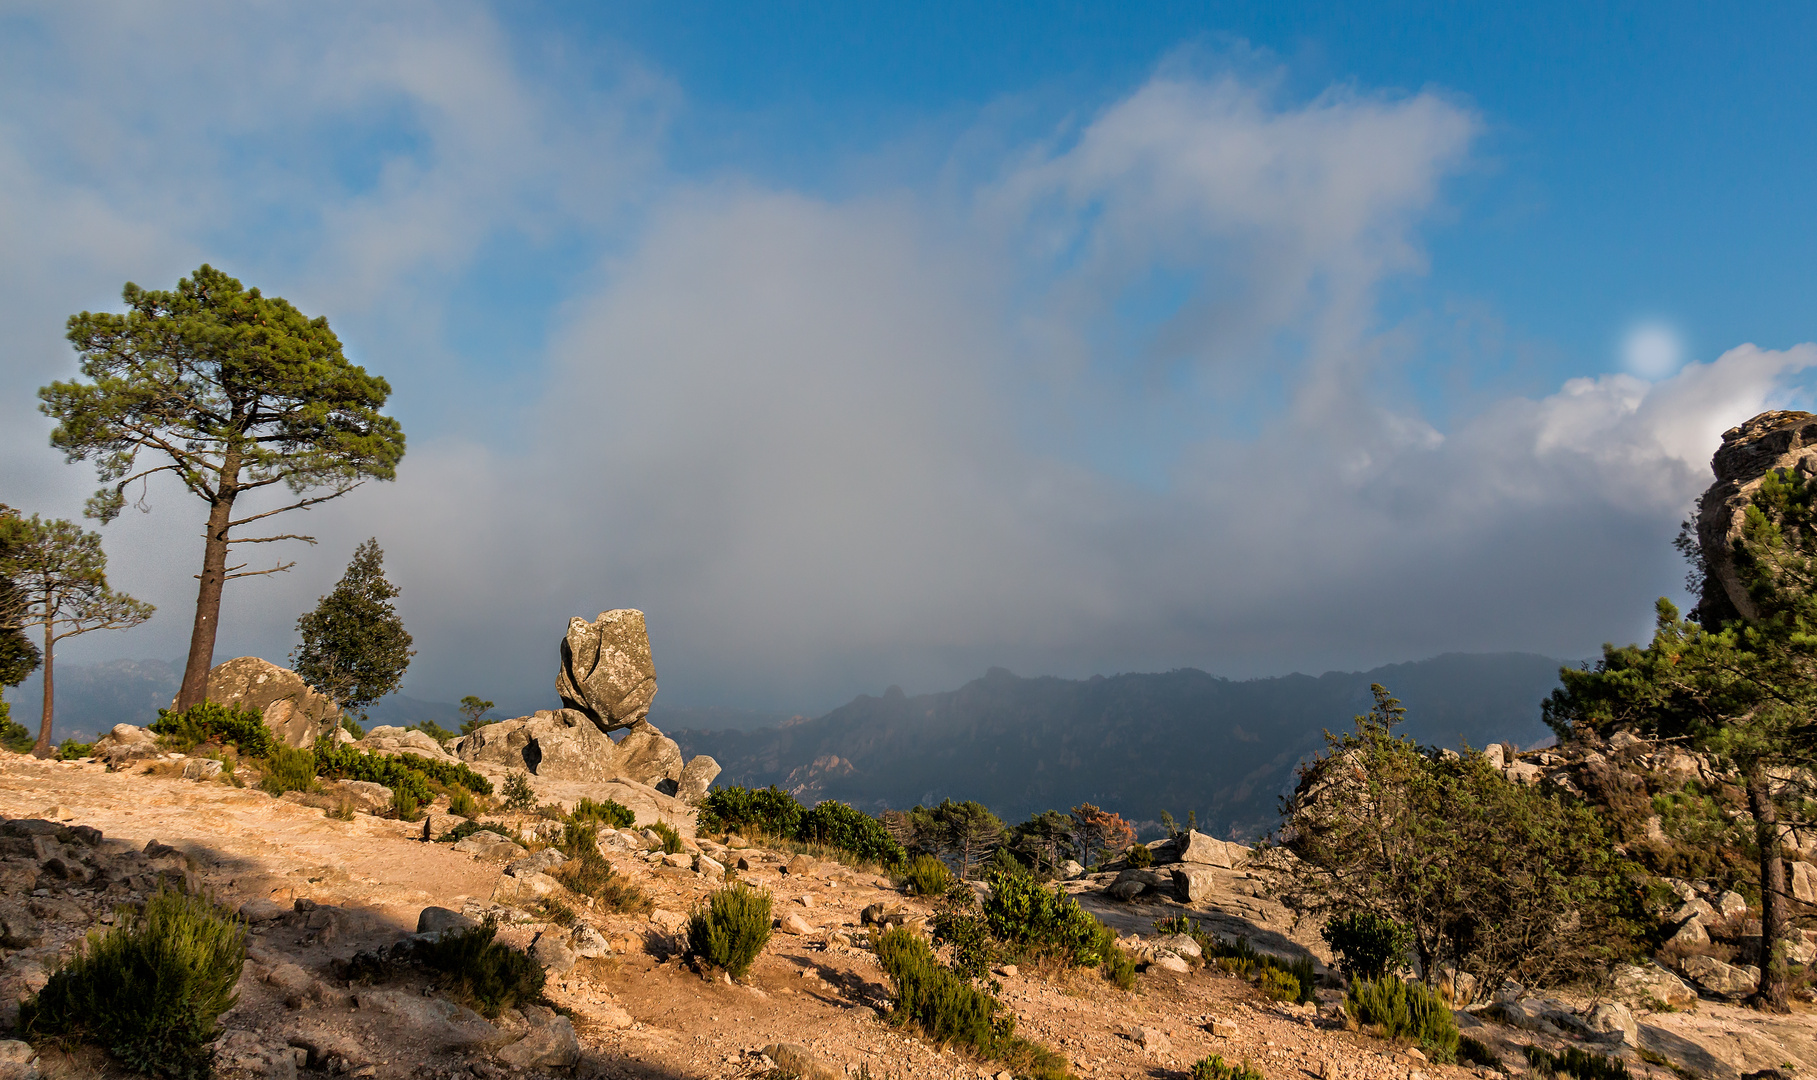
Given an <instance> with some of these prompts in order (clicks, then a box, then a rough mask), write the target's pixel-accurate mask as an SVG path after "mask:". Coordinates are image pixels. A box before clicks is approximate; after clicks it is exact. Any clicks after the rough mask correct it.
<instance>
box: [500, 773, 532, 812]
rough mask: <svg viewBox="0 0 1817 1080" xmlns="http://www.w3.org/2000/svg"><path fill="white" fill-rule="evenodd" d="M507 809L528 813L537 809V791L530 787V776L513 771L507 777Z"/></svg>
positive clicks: (505, 789)
mask: <svg viewBox="0 0 1817 1080" xmlns="http://www.w3.org/2000/svg"><path fill="white" fill-rule="evenodd" d="M504 795H505V809H507V810H509V811H511V812H512V813H514V814H527V813H529V812H530V811H532V810H534V809H536V792H535V791H533V790H532V789H531V787H530V778H529V777H528V776H526V775H524V774H523V773H520V772H513V773H511V774H510V775H509V776H506V777H505V788H504Z"/></svg>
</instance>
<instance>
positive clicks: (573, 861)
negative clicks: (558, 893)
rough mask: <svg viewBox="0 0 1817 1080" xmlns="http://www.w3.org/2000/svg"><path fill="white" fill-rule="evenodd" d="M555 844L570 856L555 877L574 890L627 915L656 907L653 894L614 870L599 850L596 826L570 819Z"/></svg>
mask: <svg viewBox="0 0 1817 1080" xmlns="http://www.w3.org/2000/svg"><path fill="white" fill-rule="evenodd" d="M555 846H556V849H557V850H558V851H560V852H561V853H562V854H564V855H566V856H567V857H568V861H567V862H565V863H562V864H561V865H560V866H558V867H556V869H555V878H556V880H558V881H560V882H561V883H562V884H563V885H565V886H566V887H567V888H568V890H569V891H570V892H574V893H578V894H580V895H581V896H590V897H592V898H593V899H594V900H595V901H598V902H599V903H602V904H604V905H605V906H606V907H608V908H610V909H612V910H613V911H617V912H619V913H621V914H625V915H640V914H643V913H646V912H649V911H653V910H655V907H656V905H655V904H654V903H653V902H652V901H651V900H650V897H649V895H648V894H647V893H645V892H644V891H643V890H642V889H639V888H638V887H637V886H635V885H633V884H631V883H630V882H629V881H628V880H626V879H625V877H624V875H623V874H620V873H618V872H617V871H615V870H613V869H612V864H611V863H609V862H607V861H606V857H605V856H604V855H601V854H600V853H599V833H598V830H596V829H595V828H594V827H593V826H592V825H584V824H581V823H580V822H576V821H571V822H569V823H568V825H567V826H566V827H565V828H563V829H562V834H561V837H560V838H559V839H558V840H557V841H556V845H555Z"/></svg>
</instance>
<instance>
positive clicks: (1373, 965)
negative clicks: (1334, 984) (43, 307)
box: [1319, 911, 1413, 979]
mask: <svg viewBox="0 0 1817 1080" xmlns="http://www.w3.org/2000/svg"><path fill="white" fill-rule="evenodd" d="M1319 936H1320V937H1322V938H1324V939H1325V944H1327V945H1329V946H1331V951H1332V952H1334V953H1337V954H1338V965H1339V967H1341V968H1342V969H1343V971H1344V975H1345V977H1346V978H1351V979H1379V978H1381V977H1382V976H1383V975H1386V974H1387V973H1388V972H1389V971H1390V970H1392V969H1394V968H1397V967H1399V966H1400V964H1401V958H1402V957H1404V956H1406V955H1407V949H1408V948H1409V947H1410V946H1412V944H1413V934H1412V932H1411V931H1409V930H1408V929H1407V928H1406V927H1405V926H1402V925H1401V924H1400V923H1398V922H1395V921H1394V920H1393V919H1390V918H1389V917H1388V916H1386V915H1378V914H1376V913H1375V912H1373V911H1347V912H1344V913H1343V914H1341V915H1338V916H1336V917H1335V918H1332V919H1330V920H1328V921H1327V922H1326V923H1325V928H1324V929H1323V930H1320V931H1319Z"/></svg>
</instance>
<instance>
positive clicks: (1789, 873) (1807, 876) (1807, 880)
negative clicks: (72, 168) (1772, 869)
mask: <svg viewBox="0 0 1817 1080" xmlns="http://www.w3.org/2000/svg"><path fill="white" fill-rule="evenodd" d="M1785 869H1786V877H1787V878H1789V879H1790V885H1791V888H1792V898H1793V899H1794V900H1797V901H1798V902H1800V903H1804V904H1817V865H1813V864H1811V863H1808V862H1795V863H1787V864H1786V868H1785Z"/></svg>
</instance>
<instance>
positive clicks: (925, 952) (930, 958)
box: [875, 926, 1014, 1057]
mask: <svg viewBox="0 0 1817 1080" xmlns="http://www.w3.org/2000/svg"><path fill="white" fill-rule="evenodd" d="M875 944H876V949H877V962H878V963H879V964H881V965H882V966H883V970H884V973H885V974H887V975H888V976H889V978H890V982H891V983H893V984H894V985H895V988H896V1008H895V1011H894V1012H893V1013H892V1019H893V1020H894V1021H895V1022H896V1023H897V1024H908V1023H914V1024H916V1025H917V1026H919V1027H920V1028H921V1030H922V1031H924V1032H926V1033H927V1035H928V1036H929V1037H930V1038H932V1039H933V1040H934V1041H935V1042H938V1043H956V1044H958V1045H959V1046H962V1047H964V1048H966V1049H968V1050H971V1051H972V1052H974V1053H977V1054H981V1055H984V1056H986V1057H988V1056H990V1055H991V1053H992V1051H993V1050H994V1049H995V1048H996V1044H997V1037H998V1033H999V1027H998V1024H997V1023H996V1021H997V1013H998V1011H999V1010H1000V1009H1001V1008H1002V1006H1001V1005H999V1004H998V1002H997V1000H996V999H995V998H993V997H991V996H990V995H989V994H987V993H985V992H984V991H982V990H979V989H978V988H977V987H975V986H973V985H972V984H971V983H970V982H968V981H966V980H965V979H963V978H960V977H959V976H958V975H956V974H954V973H953V972H951V971H948V970H947V969H946V968H944V967H942V966H941V965H940V961H939V960H938V959H937V958H935V956H934V950H933V947H932V946H930V945H929V944H928V943H927V942H926V941H924V940H922V938H921V937H920V936H919V935H917V934H915V933H914V932H913V931H911V930H908V929H907V928H905V927H900V926H898V927H895V928H894V929H890V930H886V931H884V932H883V933H882V934H879V935H877V937H876V938H875ZM1006 1019H1008V1020H1010V1021H1011V1023H1013V1022H1014V1017H1010V1016H1006Z"/></svg>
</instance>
